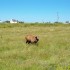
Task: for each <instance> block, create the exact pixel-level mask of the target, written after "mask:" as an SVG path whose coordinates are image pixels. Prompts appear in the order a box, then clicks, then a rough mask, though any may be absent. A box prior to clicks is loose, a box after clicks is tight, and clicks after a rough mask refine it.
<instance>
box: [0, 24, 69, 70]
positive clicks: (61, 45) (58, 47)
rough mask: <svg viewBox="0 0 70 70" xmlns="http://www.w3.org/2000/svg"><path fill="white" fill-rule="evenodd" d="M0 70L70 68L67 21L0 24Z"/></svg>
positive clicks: (53, 69)
mask: <svg viewBox="0 0 70 70" xmlns="http://www.w3.org/2000/svg"><path fill="white" fill-rule="evenodd" d="M27 34H34V35H37V36H38V37H39V42H38V44H36V45H35V44H26V43H25V36H26V35H27ZM0 70H70V25H69V24H59V25H58V24H55V25H54V24H0Z"/></svg>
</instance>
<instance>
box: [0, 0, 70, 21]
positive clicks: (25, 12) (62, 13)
mask: <svg viewBox="0 0 70 70" xmlns="http://www.w3.org/2000/svg"><path fill="white" fill-rule="evenodd" d="M11 19H16V20H20V21H24V22H55V21H59V22H65V21H70V0H0V20H3V21H4V20H11Z"/></svg>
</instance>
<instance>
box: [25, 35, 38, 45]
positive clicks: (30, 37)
mask: <svg viewBox="0 0 70 70" xmlns="http://www.w3.org/2000/svg"><path fill="white" fill-rule="evenodd" d="M25 39H26V43H28V44H29V43H37V42H38V41H39V39H38V37H37V36H34V35H27V36H26V37H25Z"/></svg>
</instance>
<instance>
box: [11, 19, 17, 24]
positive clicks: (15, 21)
mask: <svg viewBox="0 0 70 70" xmlns="http://www.w3.org/2000/svg"><path fill="white" fill-rule="evenodd" d="M10 23H18V20H15V19H11V20H10Z"/></svg>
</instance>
